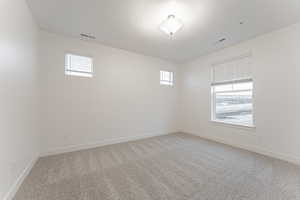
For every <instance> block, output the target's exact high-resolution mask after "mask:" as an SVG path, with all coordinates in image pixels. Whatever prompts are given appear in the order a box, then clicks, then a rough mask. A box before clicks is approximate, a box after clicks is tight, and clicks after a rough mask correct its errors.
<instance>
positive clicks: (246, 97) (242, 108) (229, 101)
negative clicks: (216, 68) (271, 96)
mask: <svg viewBox="0 0 300 200" xmlns="http://www.w3.org/2000/svg"><path fill="white" fill-rule="evenodd" d="M211 90H212V120H213V121H218V122H223V123H228V124H237V125H244V126H253V82H252V80H241V81H235V82H231V83H221V84H213V85H212V86H211Z"/></svg>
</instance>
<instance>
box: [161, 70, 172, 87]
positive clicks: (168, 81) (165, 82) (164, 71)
mask: <svg viewBox="0 0 300 200" xmlns="http://www.w3.org/2000/svg"><path fill="white" fill-rule="evenodd" d="M164 73H170V80H166V79H164V78H163V74H164ZM160 85H166V86H174V72H172V71H167V70H160Z"/></svg>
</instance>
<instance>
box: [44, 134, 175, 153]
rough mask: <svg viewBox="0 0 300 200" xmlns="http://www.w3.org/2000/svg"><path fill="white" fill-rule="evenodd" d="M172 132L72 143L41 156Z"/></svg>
mask: <svg viewBox="0 0 300 200" xmlns="http://www.w3.org/2000/svg"><path fill="white" fill-rule="evenodd" d="M172 133H176V132H171V133H168V132H155V133H147V134H142V135H135V136H130V137H121V138H116V139H107V140H102V141H99V142H95V143H89V144H80V145H70V146H67V147H62V148H56V149H51V150H49V151H46V152H44V153H42V154H41V157H45V156H52V155H57V154H62V153H69V152H74V151H80V150H86V149H92V148H97V147H102V146H106V145H112V144H119V143H124V142H130V141H136V140H141V139H145V138H151V137H156V136H161V135H168V134H172Z"/></svg>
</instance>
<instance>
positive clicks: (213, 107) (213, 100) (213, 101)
mask: <svg viewBox="0 0 300 200" xmlns="http://www.w3.org/2000/svg"><path fill="white" fill-rule="evenodd" d="M249 82H251V83H252V90H250V89H245V90H234V91H232V90H231V91H220V92H215V86H218V85H229V84H238V83H249ZM210 90H211V95H210V96H211V100H210V103H211V109H210V112H211V117H210V121H211V122H215V123H220V124H223V125H229V126H234V127H242V128H255V127H256V126H255V109H254V81H253V79H252V78H249V79H239V80H234V81H224V82H218V83H212V84H211V85H210ZM249 91H252V124H242V123H234V122H225V121H221V120H218V119H216V94H217V93H235V92H249Z"/></svg>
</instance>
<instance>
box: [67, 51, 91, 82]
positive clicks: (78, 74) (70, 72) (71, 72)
mask: <svg viewBox="0 0 300 200" xmlns="http://www.w3.org/2000/svg"><path fill="white" fill-rule="evenodd" d="M68 56H78V57H84V58H88V59H90V60H91V72H87V71H78V70H71V69H69V68H68V61H67V59H68ZM65 76H76V77H82V78H92V77H94V58H93V57H92V56H87V55H82V54H78V53H72V52H66V53H65Z"/></svg>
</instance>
